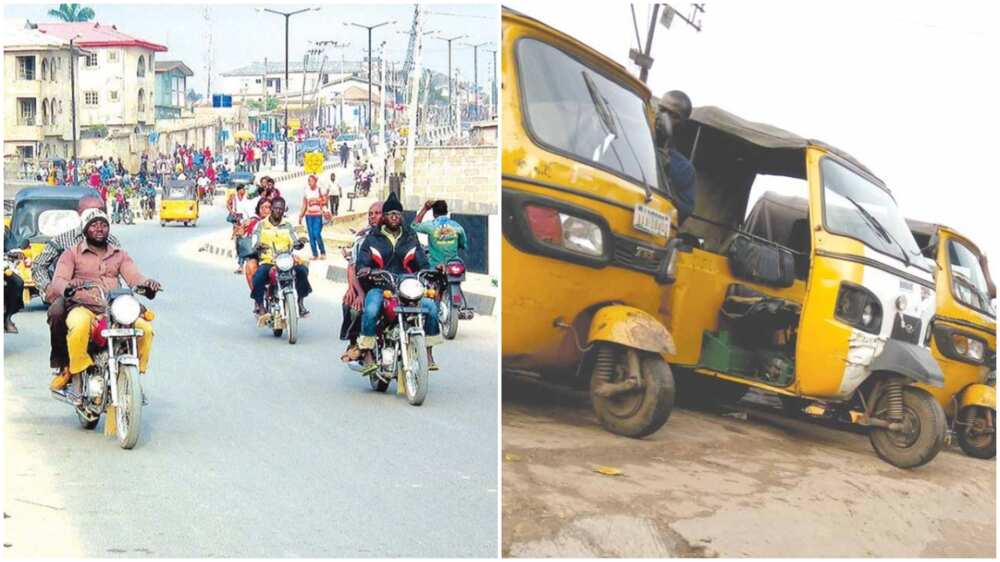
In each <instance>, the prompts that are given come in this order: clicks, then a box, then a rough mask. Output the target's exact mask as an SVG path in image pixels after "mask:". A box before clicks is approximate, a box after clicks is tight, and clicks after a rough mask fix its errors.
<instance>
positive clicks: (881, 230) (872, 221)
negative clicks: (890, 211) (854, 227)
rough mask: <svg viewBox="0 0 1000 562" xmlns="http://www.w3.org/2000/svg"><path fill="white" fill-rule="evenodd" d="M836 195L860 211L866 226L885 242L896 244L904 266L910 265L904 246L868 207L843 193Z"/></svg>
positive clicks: (908, 255)
mask: <svg viewBox="0 0 1000 562" xmlns="http://www.w3.org/2000/svg"><path fill="white" fill-rule="evenodd" d="M837 195H840V196H841V197H843V198H844V199H847V200H848V201H850V203H851V204H852V205H854V206H855V207H857V209H858V211H860V212H861V216H862V217H863V218H864V219H865V221H866V222H867V224H868V226H870V227H871V228H872V229H873V230H874V231H875V232H876V233H877V234H879V235H881V236H882V237H883V238H885V241H886V242H891V243H894V244H896V246H898V247H899V251H900V252H902V254H903V261H904V262H905V263H906V267H910V265H911V263H910V253H909V252H907V251H906V248H904V247H903V245H902V244H900V243H899V241H898V240H896V238H895V237H894V236H893V235H892V233H890V232H889V231H888V230H887V229H886V228H885V227H884V226H882V223H881V222H879V220H878V219H877V218H875V216H874V215H872V214H871V213H869V212H868V209H865V208H864V207H862V206H861V203H858V202H857V201H855V200H854V199H851V198H850V197H848V196H847V195H844V194H843V193H838V194H837Z"/></svg>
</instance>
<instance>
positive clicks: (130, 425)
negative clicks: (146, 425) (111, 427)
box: [115, 365, 142, 449]
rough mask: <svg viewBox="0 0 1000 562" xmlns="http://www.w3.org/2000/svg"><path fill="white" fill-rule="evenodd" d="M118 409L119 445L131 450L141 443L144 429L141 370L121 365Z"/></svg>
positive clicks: (133, 366)
mask: <svg viewBox="0 0 1000 562" xmlns="http://www.w3.org/2000/svg"><path fill="white" fill-rule="evenodd" d="M117 384H118V408H116V411H115V416H116V419H115V422H116V424H117V426H118V445H119V446H120V447H121V448H122V449H131V448H132V447H135V444H136V443H137V442H138V441H139V431H140V430H141V429H142V387H141V386H140V385H139V368H138V367H136V366H135V365H121V366H120V367H119V370H118V382H117Z"/></svg>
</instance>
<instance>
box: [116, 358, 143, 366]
mask: <svg viewBox="0 0 1000 562" xmlns="http://www.w3.org/2000/svg"><path fill="white" fill-rule="evenodd" d="M118 364H119V365H132V366H134V367H138V366H139V358H138V357H130V356H124V357H118Z"/></svg>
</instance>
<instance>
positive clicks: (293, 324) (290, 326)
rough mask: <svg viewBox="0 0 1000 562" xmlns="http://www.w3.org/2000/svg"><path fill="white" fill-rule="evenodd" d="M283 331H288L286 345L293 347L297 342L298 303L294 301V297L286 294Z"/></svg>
mask: <svg viewBox="0 0 1000 562" xmlns="http://www.w3.org/2000/svg"><path fill="white" fill-rule="evenodd" d="M285 314H287V315H288V316H287V318H285V329H287V330H288V343H289V344H291V345H295V342H297V341H299V303H298V301H296V300H295V295H294V294H292V293H288V294H287V295H285Z"/></svg>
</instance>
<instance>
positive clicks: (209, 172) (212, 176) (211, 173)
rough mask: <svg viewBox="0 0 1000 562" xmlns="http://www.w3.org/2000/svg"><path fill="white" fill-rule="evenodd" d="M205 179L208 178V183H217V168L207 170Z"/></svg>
mask: <svg viewBox="0 0 1000 562" xmlns="http://www.w3.org/2000/svg"><path fill="white" fill-rule="evenodd" d="M205 177H207V178H208V181H211V182H214V181H215V168H213V167H211V166H209V167H208V169H206V170H205Z"/></svg>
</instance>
